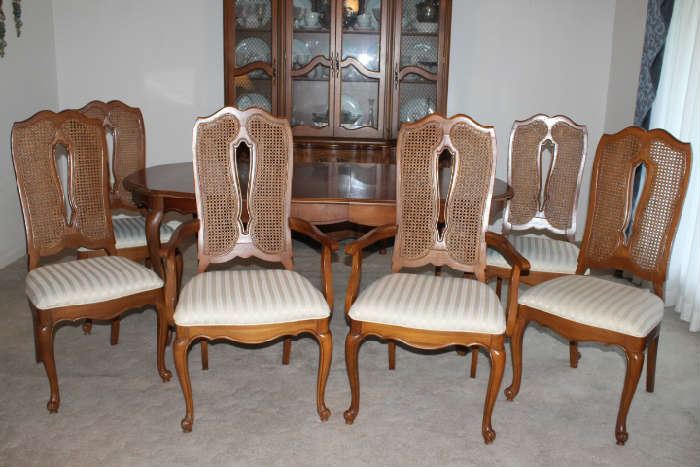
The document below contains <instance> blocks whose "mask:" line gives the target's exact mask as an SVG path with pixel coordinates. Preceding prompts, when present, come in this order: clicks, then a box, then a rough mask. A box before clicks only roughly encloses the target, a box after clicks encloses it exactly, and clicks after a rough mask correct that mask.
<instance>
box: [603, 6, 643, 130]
mask: <svg viewBox="0 0 700 467" xmlns="http://www.w3.org/2000/svg"><path fill="white" fill-rule="evenodd" d="M646 21H647V2H646V1H640V0H617V5H616V7H615V25H614V27H613V40H612V45H613V49H612V58H611V60H610V83H609V85H608V104H607V112H606V115H605V132H606V133H616V132H618V131H620V130H622V129H623V128H625V127H626V126H629V125H632V124H633V123H634V110H635V107H636V104H637V87H638V82H639V67H640V65H641V58H642V50H643V49H644V30H645V25H646Z"/></svg>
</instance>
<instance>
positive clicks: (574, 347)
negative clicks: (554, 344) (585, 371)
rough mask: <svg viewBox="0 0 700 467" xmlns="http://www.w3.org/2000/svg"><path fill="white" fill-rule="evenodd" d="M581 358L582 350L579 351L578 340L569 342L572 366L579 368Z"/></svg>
mask: <svg viewBox="0 0 700 467" xmlns="http://www.w3.org/2000/svg"><path fill="white" fill-rule="evenodd" d="M579 360H581V352H579V351H578V342H576V341H570V342H569V365H570V366H571V368H578V361H579Z"/></svg>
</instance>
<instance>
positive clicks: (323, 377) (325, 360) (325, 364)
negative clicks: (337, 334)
mask: <svg viewBox="0 0 700 467" xmlns="http://www.w3.org/2000/svg"><path fill="white" fill-rule="evenodd" d="M316 337H317V338H318V346H319V361H318V380H317V381H316V410H317V411H318V416H319V417H321V421H322V422H325V421H327V420H328V418H329V417H330V416H331V411H330V410H328V407H326V382H327V381H328V373H330V370H331V360H332V359H333V334H331V331H330V330H327V331H326V332H323V333H321V334H318V335H317V336H316Z"/></svg>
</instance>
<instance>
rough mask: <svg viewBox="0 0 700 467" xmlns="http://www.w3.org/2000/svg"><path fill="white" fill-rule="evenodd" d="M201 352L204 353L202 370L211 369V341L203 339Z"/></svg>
mask: <svg viewBox="0 0 700 467" xmlns="http://www.w3.org/2000/svg"><path fill="white" fill-rule="evenodd" d="M199 346H200V352H201V353H202V370H208V369H209V342H207V341H204V340H203V341H202V342H200V343H199Z"/></svg>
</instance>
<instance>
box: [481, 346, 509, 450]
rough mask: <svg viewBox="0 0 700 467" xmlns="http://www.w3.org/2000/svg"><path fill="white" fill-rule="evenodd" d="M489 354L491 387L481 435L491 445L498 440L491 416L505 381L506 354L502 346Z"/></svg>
mask: <svg viewBox="0 0 700 467" xmlns="http://www.w3.org/2000/svg"><path fill="white" fill-rule="evenodd" d="M489 353H490V356H491V373H490V374H489V385H488V389H487V391H486V402H485V403H484V418H483V421H482V422H481V434H482V435H483V436H484V442H485V443H486V444H491V443H492V442H493V441H494V440H495V439H496V432H495V431H494V430H493V427H492V426H491V414H492V413H493V406H494V405H495V404H496V397H497V396H498V390H499V389H500V388H501V380H502V379H503V370H504V369H505V366H506V353H505V350H504V349H503V347H502V346H501V348H500V349H490V351H489Z"/></svg>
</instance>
